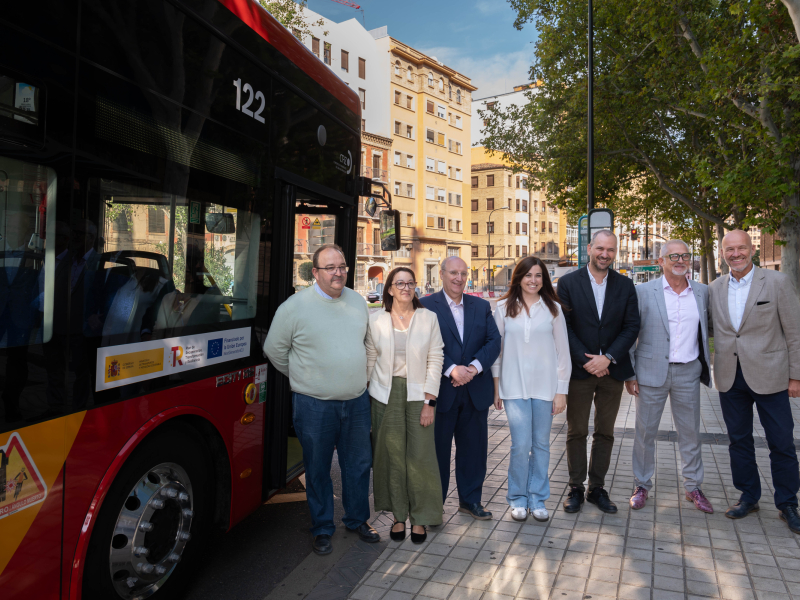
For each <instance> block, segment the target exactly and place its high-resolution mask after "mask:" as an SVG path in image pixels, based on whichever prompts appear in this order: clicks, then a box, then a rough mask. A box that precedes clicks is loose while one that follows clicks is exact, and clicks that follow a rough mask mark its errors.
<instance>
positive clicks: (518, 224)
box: [517, 223, 519, 235]
mask: <svg viewBox="0 0 800 600" xmlns="http://www.w3.org/2000/svg"><path fill="white" fill-rule="evenodd" d="M517 235H519V223H517Z"/></svg>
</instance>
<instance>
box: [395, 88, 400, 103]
mask: <svg viewBox="0 0 800 600" xmlns="http://www.w3.org/2000/svg"><path fill="white" fill-rule="evenodd" d="M400 96H401V94H400V92H398V91H396V90H395V93H394V103H395V104H400Z"/></svg>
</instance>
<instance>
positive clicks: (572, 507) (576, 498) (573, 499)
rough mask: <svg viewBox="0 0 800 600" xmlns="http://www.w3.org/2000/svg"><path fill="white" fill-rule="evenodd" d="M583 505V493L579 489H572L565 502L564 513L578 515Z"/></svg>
mask: <svg viewBox="0 0 800 600" xmlns="http://www.w3.org/2000/svg"><path fill="white" fill-rule="evenodd" d="M581 504H583V491H582V490H581V489H580V488H577V487H573V488H571V489H570V491H569V494H568V495H567V499H566V500H564V512H566V513H576V512H578V511H579V510H580V509H581Z"/></svg>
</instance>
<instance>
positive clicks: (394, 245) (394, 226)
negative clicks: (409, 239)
mask: <svg viewBox="0 0 800 600" xmlns="http://www.w3.org/2000/svg"><path fill="white" fill-rule="evenodd" d="M380 222H381V250H383V251H385V252H397V251H398V250H399V249H400V211H398V210H384V211H381V220H380Z"/></svg>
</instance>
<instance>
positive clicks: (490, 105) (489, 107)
mask: <svg viewBox="0 0 800 600" xmlns="http://www.w3.org/2000/svg"><path fill="white" fill-rule="evenodd" d="M495 106H497V102H487V103H486V110H494V107H495Z"/></svg>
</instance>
